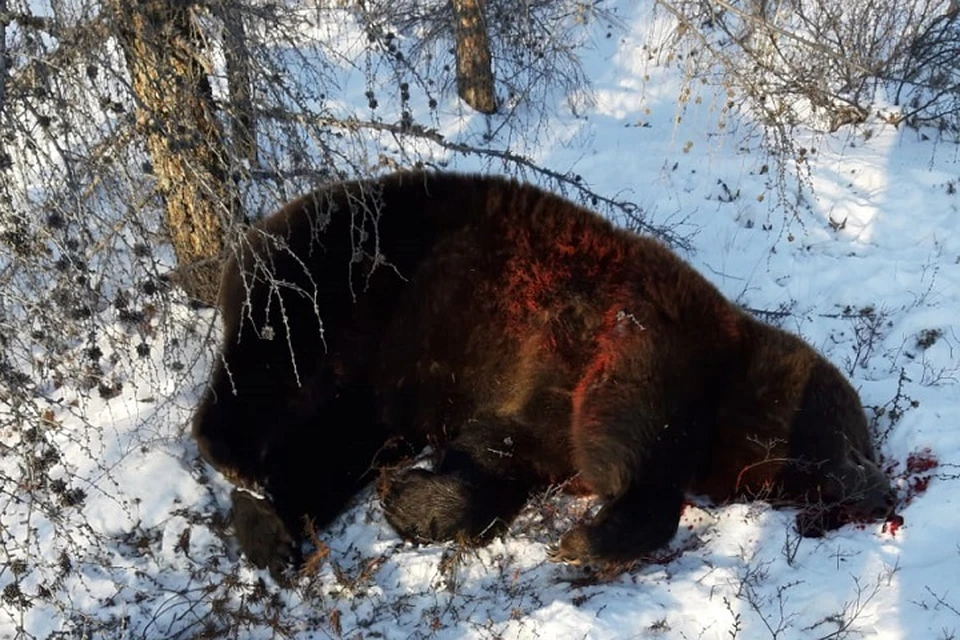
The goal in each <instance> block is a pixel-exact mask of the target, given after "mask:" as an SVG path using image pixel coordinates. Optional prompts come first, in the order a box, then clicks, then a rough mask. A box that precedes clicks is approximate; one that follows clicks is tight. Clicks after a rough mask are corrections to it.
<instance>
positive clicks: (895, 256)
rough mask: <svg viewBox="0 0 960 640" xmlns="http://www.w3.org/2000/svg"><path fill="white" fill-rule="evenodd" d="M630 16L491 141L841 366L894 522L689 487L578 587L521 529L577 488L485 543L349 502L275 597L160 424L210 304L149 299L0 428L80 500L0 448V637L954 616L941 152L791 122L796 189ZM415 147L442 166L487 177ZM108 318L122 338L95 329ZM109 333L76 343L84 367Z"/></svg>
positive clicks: (707, 90)
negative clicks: (618, 205)
mask: <svg viewBox="0 0 960 640" xmlns="http://www.w3.org/2000/svg"><path fill="white" fill-rule="evenodd" d="M646 4H647V3H634V2H630V1H626V0H625V1H624V2H621V3H620V15H621V18H622V20H623V28H622V30H613V31H612V36H611V37H606V35H607V33H606V31H607V30H605V29H601V30H599V31H598V32H597V35H596V38H595V41H594V46H593V47H592V48H590V49H587V50H585V51H584V52H583V55H584V63H585V66H586V72H587V76H588V77H589V78H590V79H591V81H592V83H593V89H594V103H593V104H592V106H590V107H588V108H580V109H579V110H578V112H577V114H576V115H574V114H572V113H571V111H570V109H569V108H568V107H567V102H566V101H563V100H559V101H558V102H557V104H556V105H553V106H549V105H548V107H547V110H546V113H547V114H548V115H547V120H546V121H545V123H544V124H543V126H542V127H541V130H540V133H539V135H537V136H536V139H535V140H531V141H530V142H528V143H527V144H524V142H523V140H522V137H521V136H514V137H515V138H517V140H516V141H515V142H514V143H513V146H512V147H511V149H512V150H514V151H516V152H518V153H522V154H525V155H528V156H529V157H531V158H533V159H534V160H535V161H537V162H538V163H540V164H541V165H543V166H546V167H548V168H551V169H554V170H557V171H561V172H566V171H574V172H576V173H577V174H579V175H581V176H582V177H583V180H584V181H585V182H586V183H587V184H589V185H590V186H591V187H592V188H593V189H595V190H596V191H597V192H599V193H601V194H605V195H611V196H616V197H618V198H622V199H627V200H631V201H633V202H636V203H637V204H639V205H640V206H641V207H642V208H643V209H644V210H645V211H646V212H647V213H648V215H649V216H650V221H651V222H653V223H656V224H660V225H671V226H674V227H675V229H676V230H677V232H678V233H679V234H680V235H681V236H684V237H686V238H687V239H688V241H689V245H690V246H691V247H692V251H689V252H687V253H686V254H685V255H684V257H685V258H686V259H688V260H689V261H690V262H691V263H692V264H693V265H694V266H695V267H696V268H697V269H698V270H699V271H700V272H701V273H703V274H704V275H705V276H706V277H707V278H709V279H710V280H711V281H712V282H714V283H715V284H716V285H717V286H718V287H720V289H721V290H722V291H724V292H725V293H726V294H727V295H728V296H729V297H730V298H731V299H733V300H736V301H737V302H739V303H741V304H743V305H745V306H746V307H749V308H751V309H754V310H756V311H757V312H759V313H761V314H763V312H769V313H768V314H767V315H766V316H765V317H766V318H768V319H770V320H771V321H773V322H776V323H778V324H780V325H781V326H783V327H784V328H786V329H788V330H790V331H793V332H796V333H799V334H800V335H802V336H803V337H804V338H805V339H806V340H808V341H809V342H810V343H811V344H813V345H814V346H815V347H817V348H818V349H819V350H821V351H822V352H823V353H824V354H825V355H826V356H827V357H828V358H829V359H830V360H832V361H833V362H834V363H835V364H837V365H838V366H839V367H840V368H841V369H842V370H843V371H845V372H846V373H847V374H849V376H850V377H851V379H852V381H853V382H854V385H855V386H856V387H857V388H858V389H859V391H860V394H861V397H862V400H863V403H864V405H865V406H866V411H867V412H868V415H870V416H872V417H874V418H875V420H874V422H875V426H876V432H877V437H878V439H879V448H880V451H881V453H882V456H883V458H884V460H885V463H886V464H887V465H888V468H889V470H890V472H891V475H892V477H893V478H894V481H895V482H896V483H897V485H898V486H899V487H900V489H901V494H902V496H903V499H904V503H903V504H902V506H901V508H900V510H899V511H900V514H901V515H902V516H903V519H904V523H903V525H902V526H901V527H899V528H896V527H894V528H893V529H894V530H890V527H889V526H885V525H884V524H883V523H876V524H870V525H860V526H846V527H844V528H842V529H840V530H838V531H834V532H830V533H829V534H827V535H826V536H824V537H823V538H820V539H801V538H799V537H798V536H797V534H796V533H795V532H794V529H793V523H794V515H795V513H793V512H791V511H789V510H783V511H775V510H772V509H770V508H769V507H767V506H766V505H764V504H762V503H755V504H736V505H728V506H711V505H707V504H699V503H698V504H695V505H691V506H690V507H688V508H687V510H686V512H685V515H684V520H683V522H682V526H681V534H680V535H678V537H677V539H676V540H674V542H673V543H672V545H671V546H670V548H669V549H666V550H664V551H663V552H661V553H659V554H657V555H656V556H655V557H654V558H650V559H649V560H648V561H646V562H641V563H637V564H636V565H635V566H633V567H632V568H630V569H629V570H627V571H625V572H623V573H619V574H613V575H602V574H601V575H595V574H589V573H585V572H583V571H581V570H578V569H573V568H569V567H564V566H558V565H555V564H551V563H549V562H547V561H546V559H545V548H546V545H547V544H548V543H549V542H551V541H554V540H556V538H557V535H558V532H559V531H562V530H563V529H564V528H565V527H566V526H568V525H569V524H570V523H571V522H573V521H574V520H575V519H576V518H577V517H580V516H582V515H583V514H585V513H587V512H588V510H589V509H590V507H591V504H590V501H589V499H587V498H572V497H569V496H565V495H561V494H556V495H553V494H551V495H547V496H543V497H542V498H541V499H539V500H537V501H535V503H534V504H531V505H530V506H529V508H528V509H527V510H526V511H525V513H524V514H523V516H522V517H521V518H520V519H519V520H518V522H517V523H515V524H514V526H513V527H512V529H511V531H510V532H509V534H508V535H506V536H504V537H503V538H501V539H498V540H496V541H494V542H493V543H492V544H490V545H489V546H487V547H484V548H481V549H457V548H455V547H453V546H451V545H446V546H445V545H433V546H426V547H415V546H412V545H409V544H405V543H403V542H401V540H400V539H399V538H398V537H397V535H396V534H395V533H394V532H393V531H392V530H391V529H390V528H389V526H388V525H387V524H386V522H385V521H384V519H383V517H382V514H381V512H380V509H379V506H378V504H377V502H376V500H375V499H374V498H373V496H372V494H371V493H370V492H367V493H365V494H363V495H362V496H361V497H360V498H359V500H358V501H357V504H356V505H355V506H354V507H353V508H351V509H350V510H349V511H348V512H347V513H345V514H344V515H343V516H342V517H341V518H340V519H339V520H338V521H337V522H335V523H334V524H333V525H332V526H330V527H329V528H327V529H325V530H322V531H319V532H318V536H319V541H320V543H322V546H323V547H324V548H326V549H327V554H326V556H325V557H323V558H322V559H320V561H319V562H317V563H316V564H315V565H314V566H311V567H309V571H307V575H305V576H304V577H301V578H300V579H298V580H296V581H294V583H293V584H292V585H285V586H280V585H278V584H277V583H275V582H274V581H273V580H272V579H271V578H270V576H269V575H268V574H266V572H257V571H254V570H253V569H251V568H250V567H249V566H248V565H247V564H245V562H244V561H243V560H242V559H241V558H238V557H237V554H236V551H235V550H234V549H233V548H231V546H230V543H229V541H227V542H224V539H223V537H222V535H221V534H222V533H223V529H224V524H223V517H224V514H225V513H226V511H227V509H228V504H229V500H228V494H229V485H228V484H227V483H226V482H225V481H224V480H223V479H222V478H220V477H218V476H217V475H216V474H215V473H213V472H212V471H211V470H209V469H208V468H205V467H204V465H202V464H201V463H200V462H199V461H198V459H197V451H196V448H195V446H194V445H193V443H192V442H191V441H190V439H189V437H188V434H187V433H186V431H185V429H186V424H187V422H188V420H189V416H190V412H191V410H192V405H193V403H194V402H195V401H196V399H197V398H198V395H199V392H200V390H201V388H202V384H203V382H204V380H205V376H206V373H207V367H208V366H209V362H210V359H209V358H210V353H211V351H210V348H209V346H203V345H204V340H207V341H208V342H209V337H210V335H211V328H214V329H213V335H215V326H216V319H215V318H214V317H213V315H212V314H211V313H210V312H201V311H196V310H191V309H190V308H189V307H188V306H186V305H177V304H174V305H172V306H171V307H170V309H169V310H168V311H165V313H169V314H173V315H174V316H175V317H168V318H164V317H162V316H158V317H156V318H153V319H152V320H148V322H147V325H149V327H148V329H149V330H144V327H143V326H140V327H138V328H137V329H136V332H137V338H136V341H135V343H139V342H140V340H143V344H145V345H147V346H148V347H149V353H145V354H144V355H143V357H141V358H139V359H138V360H137V361H136V363H135V365H133V366H132V368H130V369H129V370H125V371H124V372H122V375H123V379H124V380H125V384H124V386H123V388H122V390H121V391H120V393H119V395H116V396H115V397H112V398H109V399H107V398H105V397H102V396H110V395H112V394H110V393H105V394H97V393H92V394H90V393H83V392H81V391H79V390H76V389H70V388H67V387H61V388H59V389H55V388H54V387H53V386H50V387H49V388H47V394H48V396H49V398H50V400H51V403H50V405H49V408H48V409H47V410H45V412H44V414H43V417H44V420H43V421H42V424H41V425H40V426H39V427H38V428H37V429H36V430H34V431H32V432H31V431H29V430H22V431H19V432H17V433H0V442H3V443H4V444H5V445H14V444H17V443H18V442H19V444H18V445H17V446H19V447H20V449H21V450H23V447H24V442H25V440H23V439H24V438H35V439H36V443H35V444H32V445H31V446H33V447H34V448H35V452H36V458H37V459H38V460H42V459H43V456H44V455H52V454H48V453H47V451H48V450H51V451H52V450H58V451H59V452H60V459H59V460H58V461H57V462H58V464H56V465H52V464H51V466H52V467H53V468H55V471H53V472H51V475H54V476H56V477H54V478H53V479H54V480H56V479H58V478H59V479H61V480H63V481H64V483H65V486H66V487H68V488H70V489H79V490H81V491H82V495H80V494H76V493H74V494H70V493H69V491H64V492H62V493H63V496H62V497H61V501H62V504H61V505H60V506H61V507H62V508H61V509H59V511H58V513H56V515H55V516H51V514H50V512H51V510H50V509H38V508H35V505H32V504H31V498H30V497H23V496H28V494H26V493H21V490H22V489H23V487H17V486H13V485H11V483H10V482H8V478H10V477H20V474H15V473H13V470H12V469H11V468H10V467H9V465H16V464H20V462H18V459H17V458H14V457H12V456H7V457H3V456H0V479H2V480H3V485H2V486H3V488H2V492H0V537H2V539H3V545H2V547H3V549H4V552H5V553H6V555H7V557H6V558H2V559H0V563H2V566H0V587H2V596H0V638H14V637H35V638H101V637H102V638H203V637H241V638H261V637H262V638H273V637H292V638H328V637H329V638H340V637H344V638H376V637H388V638H410V637H414V638H418V637H437V638H475V637H476V638H488V637H489V638H501V637H502V638H647V637H651V638H652V637H663V638H691V639H693V638H704V639H706V638H711V639H712V638H718V639H719V638H781V639H788V638H844V637H851V638H853V637H874V636H876V637H882V638H908V639H912V638H943V639H947V638H952V637H954V636H955V635H956V634H957V633H958V632H960V504H958V503H960V428H958V423H960V384H958V381H960V353H955V350H960V335H958V324H957V319H958V318H960V209H958V207H960V195H958V190H960V163H958V155H957V154H958V147H956V146H954V145H952V144H948V143H942V142H941V143H934V142H933V141H930V140H923V139H921V134H920V133H918V132H916V131H913V130H910V129H899V130H898V129H896V128H894V127H892V126H889V125H884V124H880V123H870V122H868V123H867V124H865V125H861V126H858V127H857V128H844V129H842V130H840V131H839V132H837V133H833V134H829V135H826V134H815V133H812V132H810V133H803V132H800V133H798V134H797V139H796V146H797V148H805V149H808V150H810V151H809V152H807V153H805V154H804V155H805V157H804V161H803V163H802V165H801V166H803V167H804V168H805V169H807V170H808V171H809V173H808V174H807V178H804V179H803V181H801V182H802V184H804V185H805V187H804V190H803V197H802V198H801V197H800V195H799V193H800V192H799V190H798V184H801V182H798V180H797V179H796V178H792V177H790V176H789V175H788V176H787V178H786V182H785V183H784V182H782V181H778V175H777V171H776V170H775V167H774V163H773V161H772V160H771V159H770V158H768V157H767V156H766V155H765V154H764V153H763V152H762V150H761V148H760V140H759V136H758V135H756V127H755V126H754V125H752V124H751V123H750V122H749V121H748V120H745V119H741V118H740V117H739V116H737V115H735V114H733V113H730V112H727V110H726V109H724V105H725V103H726V101H727V100H729V99H731V97H729V96H727V95H726V93H725V92H724V91H721V90H717V89H714V88H712V87H710V86H708V85H701V84H700V83H699V82H693V83H689V82H687V81H685V80H684V78H683V76H682V74H681V73H680V72H679V71H677V69H676V68H675V67H674V66H670V65H667V66H658V65H656V64H655V62H654V61H652V60H651V59H650V57H649V56H648V55H647V54H646V53H645V52H644V50H643V48H642V47H643V45H644V44H648V45H649V44H650V43H654V42H657V41H658V39H659V38H661V37H662V35H663V29H664V28H665V25H664V23H662V22H661V21H660V19H659V18H655V17H651V14H650V12H649V9H647V8H645V7H646ZM635 5H637V6H635ZM601 26H602V25H601ZM338 29H342V27H338ZM338 33H341V36H340V37H343V38H345V39H346V40H349V39H350V34H349V33H345V34H344V33H342V32H339V31H338ZM358 37H359V36H358ZM345 73H346V72H345ZM345 77H347V78H348V74H347V75H345ZM363 89H364V85H363V84H362V80H357V81H356V83H354V84H353V85H351V84H350V81H349V78H348V80H347V82H346V84H345V87H344V95H345V96H351V95H353V94H355V95H356V96H357V98H358V99H360V100H363V98H362V95H361V94H362V93H363ZM688 90H690V91H691V93H690V96H689V98H686V99H684V98H683V97H684V96H685V95H686V93H687V91H688ZM732 99H733V100H736V96H733V97H732ZM681 101H682V105H681V104H680V102H681ZM439 118H440V125H441V128H442V130H444V132H445V133H447V134H448V135H450V136H455V135H456V132H457V131H464V130H467V131H469V130H471V129H472V130H482V128H483V118H482V117H481V116H471V115H465V114H463V112H462V111H461V110H460V109H459V108H457V107H456V106H455V105H452V104H451V105H449V112H448V113H444V112H443V111H442V110H441V111H440V116H439ZM444 118H448V119H449V122H447V121H445V120H444ZM721 122H722V123H723V124H722V126H721V124H720V123H721ZM453 139H455V137H454V138H453ZM383 144H384V145H385V146H387V147H389V145H390V144H391V143H390V139H389V138H388V137H386V136H385V137H384V140H383ZM425 144H426V143H425ZM432 153H433V154H434V157H435V158H436V159H437V160H445V161H448V162H449V165H448V166H449V167H450V168H454V169H458V170H489V169H490V167H489V166H487V165H484V164H481V163H480V161H479V160H477V159H472V158H469V157H467V158H464V157H457V156H454V155H451V154H450V153H449V152H446V151H444V150H442V149H435V150H433V151H432ZM112 312H113V311H111V310H108V311H105V312H104V314H105V318H106V319H107V320H109V314H110V313H112ZM173 320H175V321H176V324H177V325H178V326H181V325H183V324H190V323H194V324H195V325H196V331H195V333H194V334H193V336H192V337H189V336H188V337H183V336H180V337H179V341H178V342H176V343H175V344H171V342H170V340H169V339H167V338H168V334H167V329H166V327H167V326H168V324H170V323H172V321H173ZM113 331H114V332H115V334H117V335H120V336H122V335H125V334H131V333H132V332H133V331H134V330H132V329H131V328H130V327H129V326H128V325H124V324H123V323H122V322H120V321H117V322H116V323H115V325H114V329H113ZM115 342H116V340H112V341H107V340H106V338H104V343H103V345H102V349H103V356H102V358H101V360H102V362H103V366H104V367H105V369H106V370H107V371H109V368H110V366H111V365H110V358H109V356H110V354H111V350H112V349H113V347H112V346H111V345H112V344H114V343H115ZM131 344H134V343H131ZM117 366H119V365H117ZM91 396H92V397H91ZM0 397H2V396H0ZM0 410H3V409H2V408H0ZM84 424H86V425H95V427H96V429H92V428H90V427H89V426H83V425H84ZM38 431H39V435H38ZM51 443H52V445H55V446H51ZM41 466H42V465H41ZM64 469H65V470H66V471H64ZM29 495H32V494H29ZM78 498H79V499H78Z"/></svg>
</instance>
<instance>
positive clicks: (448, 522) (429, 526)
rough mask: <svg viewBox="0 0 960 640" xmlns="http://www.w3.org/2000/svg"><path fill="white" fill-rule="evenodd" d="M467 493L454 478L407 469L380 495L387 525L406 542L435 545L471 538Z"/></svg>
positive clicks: (467, 490)
mask: <svg viewBox="0 0 960 640" xmlns="http://www.w3.org/2000/svg"><path fill="white" fill-rule="evenodd" d="M470 495H471V491H470V490H469V488H468V487H467V486H466V484H465V482H464V481H463V479H462V478H460V477H459V476H457V475H449V474H448V475H437V474H435V473H433V472H431V471H426V470H424V469H411V470H410V471H408V472H406V473H404V474H402V475H400V476H399V477H398V478H395V479H392V480H390V481H389V482H388V483H387V486H386V487H385V489H384V490H383V492H382V495H381V503H382V504H383V510H384V514H385V515H386V517H387V522H389V523H390V525H391V526H392V527H393V528H394V529H395V530H396V531H397V533H399V534H400V536H401V537H403V538H404V539H406V540H412V541H414V542H439V541H444V540H454V539H462V538H472V537H473V536H474V534H475V532H474V531H473V528H474V527H473V526H472V525H471V522H472V521H473V519H474V515H475V514H474V513H473V511H472V508H471V507H472V505H471V499H470Z"/></svg>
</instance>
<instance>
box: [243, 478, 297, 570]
mask: <svg viewBox="0 0 960 640" xmlns="http://www.w3.org/2000/svg"><path fill="white" fill-rule="evenodd" d="M230 500H231V502H232V503H233V510H232V512H231V520H232V524H233V531H234V534H235V535H236V537H237V542H238V543H239V544H240V550H241V551H242V552H243V554H244V555H245V556H247V559H248V560H249V561H250V562H251V563H252V564H253V565H254V566H256V567H257V568H259V569H269V570H270V573H271V575H273V576H274V577H276V576H278V575H279V574H280V573H281V572H282V571H283V569H284V568H286V567H287V566H289V565H290V564H291V562H295V561H296V553H295V552H296V548H297V547H296V543H295V540H294V537H293V535H291V533H290V531H289V530H288V529H287V526H286V524H284V522H283V520H282V519H281V518H280V516H279V515H278V514H277V512H276V510H275V509H274V508H273V504H271V503H270V501H269V500H267V499H265V498H261V497H258V496H256V495H254V494H252V493H250V492H249V491H244V490H241V489H234V490H233V492H232V493H231V494H230Z"/></svg>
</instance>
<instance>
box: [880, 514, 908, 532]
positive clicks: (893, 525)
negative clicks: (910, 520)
mask: <svg viewBox="0 0 960 640" xmlns="http://www.w3.org/2000/svg"><path fill="white" fill-rule="evenodd" d="M902 526H903V516H901V515H899V514H894V515H892V516H890V517H888V518H887V521H886V522H884V523H883V532H884V533H889V534H890V536H891V537H894V538H895V537H897V531H899V530H900V527H902Z"/></svg>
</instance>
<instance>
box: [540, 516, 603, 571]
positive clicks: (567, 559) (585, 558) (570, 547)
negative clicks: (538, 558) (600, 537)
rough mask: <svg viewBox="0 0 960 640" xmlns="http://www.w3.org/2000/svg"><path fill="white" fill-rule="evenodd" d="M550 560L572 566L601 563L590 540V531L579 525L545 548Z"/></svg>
mask: <svg viewBox="0 0 960 640" xmlns="http://www.w3.org/2000/svg"><path fill="white" fill-rule="evenodd" d="M547 559H548V560H550V562H557V563H563V564H569V565H572V566H574V567H581V566H590V565H596V564H601V563H602V561H601V559H600V558H599V557H598V556H597V554H596V551H595V545H594V544H593V542H591V532H590V529H589V528H588V527H586V526H583V525H581V526H579V527H575V528H573V529H571V530H570V531H568V532H566V533H565V534H563V536H562V537H561V538H560V542H558V543H557V544H554V545H550V546H549V547H548V548H547Z"/></svg>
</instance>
